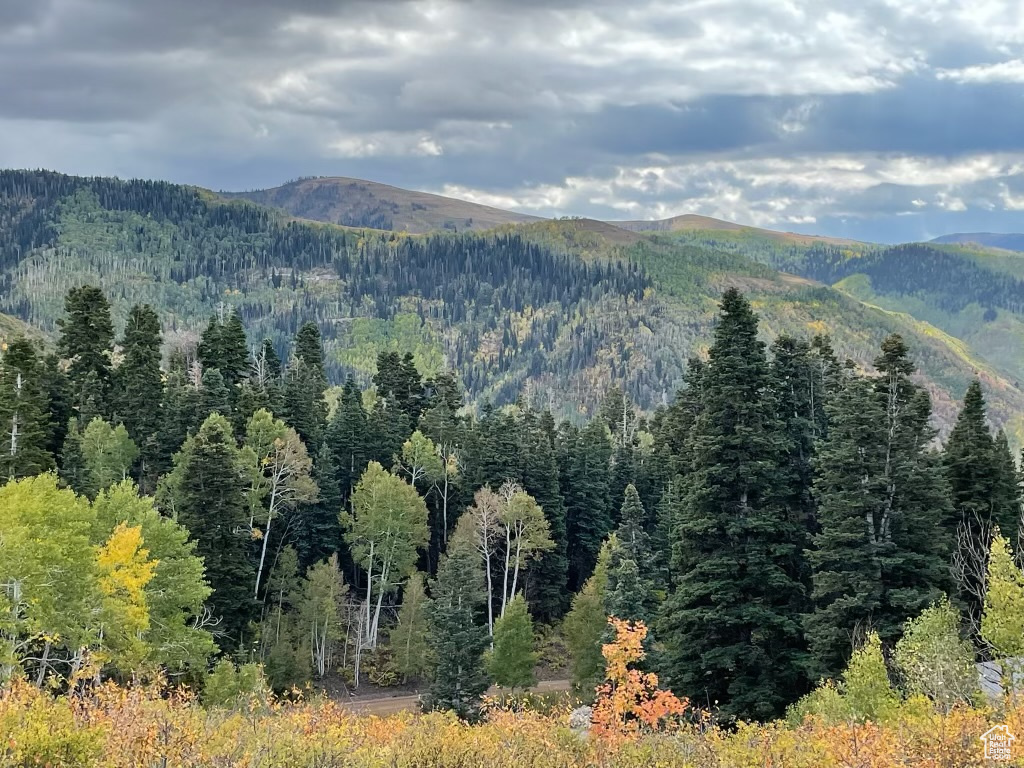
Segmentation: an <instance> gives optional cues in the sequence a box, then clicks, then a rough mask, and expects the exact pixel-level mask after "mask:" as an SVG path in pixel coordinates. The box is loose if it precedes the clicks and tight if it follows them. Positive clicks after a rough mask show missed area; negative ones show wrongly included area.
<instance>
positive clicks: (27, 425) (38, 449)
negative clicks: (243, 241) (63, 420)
mask: <svg viewBox="0 0 1024 768" xmlns="http://www.w3.org/2000/svg"><path fill="white" fill-rule="evenodd" d="M47 395H48V392H47V390H46V377H45V371H44V367H43V363H42V361H41V360H40V356H39V352H38V350H37V349H36V347H35V345H34V344H32V342H30V341H29V340H28V339H25V338H21V337H19V338H16V339H14V340H13V341H11V342H10V343H8V344H5V345H4V348H3V350H2V355H0V481H2V480H6V479H18V478H22V477H29V476H31V475H38V474H40V473H42V472H47V471H49V470H51V469H53V468H54V458H53V454H52V453H51V452H50V450H49V448H48V443H49V440H50V434H51V432H52V427H51V425H50V415H49V398H48V396H47Z"/></svg>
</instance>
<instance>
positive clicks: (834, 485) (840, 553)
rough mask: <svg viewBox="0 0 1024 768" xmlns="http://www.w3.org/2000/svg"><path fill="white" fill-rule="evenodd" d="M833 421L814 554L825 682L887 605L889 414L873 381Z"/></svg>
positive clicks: (839, 403) (815, 638) (854, 391)
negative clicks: (884, 432)
mask: <svg viewBox="0 0 1024 768" xmlns="http://www.w3.org/2000/svg"><path fill="white" fill-rule="evenodd" d="M828 419H829V432H828V437H827V438H826V439H825V440H824V441H823V442H822V443H821V445H820V447H819V448H818V462H817V467H818V474H817V479H816V481H815V485H814V491H815V495H816V497H817V500H818V521H819V523H820V526H821V529H820V531H819V533H817V534H816V535H815V537H814V549H813V550H812V551H810V552H809V553H808V558H809V560H810V563H811V566H812V568H813V573H814V575H813V583H814V587H813V590H812V594H811V597H812V600H813V604H814V609H813V611H812V612H811V614H810V615H809V616H808V617H807V619H806V622H805V624H806V635H807V641H808V644H809V646H810V649H811V654H812V657H813V662H814V672H815V674H816V676H817V677H835V676H836V675H838V674H839V673H840V672H841V671H842V670H843V669H844V668H845V666H846V663H847V661H848V660H849V658H850V654H851V653H852V652H853V649H854V648H856V647H857V646H858V645H859V644H860V642H861V641H863V639H864V637H866V635H867V632H868V631H869V630H870V629H871V628H872V627H873V626H875V622H876V619H875V617H876V616H877V615H879V613H880V612H881V608H882V604H883V600H884V584H883V583H882V576H881V562H880V555H881V554H882V547H883V546H884V545H883V543H882V541H881V538H882V531H881V528H882V522H881V518H882V511H881V510H882V504H883V500H884V498H885V485H884V468H885V445H884V442H883V439H882V434H881V430H882V429H883V428H884V423H885V413H884V411H883V410H882V403H881V401H880V400H879V399H878V398H877V397H876V396H875V392H874V388H873V387H872V384H871V382H870V381H868V380H866V379H862V378H853V379H851V380H850V381H849V382H847V384H846V386H845V387H844V388H843V389H842V390H841V391H840V392H839V394H838V395H837V396H836V398H835V400H834V402H833V403H832V404H831V405H830V406H829V409H828ZM866 519H867V520H871V530H870V532H867V531H866V530H865V522H864V521H865V520H866Z"/></svg>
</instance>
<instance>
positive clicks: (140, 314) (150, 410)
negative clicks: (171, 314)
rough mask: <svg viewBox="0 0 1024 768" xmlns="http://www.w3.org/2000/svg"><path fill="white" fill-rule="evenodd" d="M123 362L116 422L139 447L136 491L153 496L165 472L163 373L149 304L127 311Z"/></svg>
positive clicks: (119, 369) (155, 322)
mask: <svg viewBox="0 0 1024 768" xmlns="http://www.w3.org/2000/svg"><path fill="white" fill-rule="evenodd" d="M121 349H122V353H123V355H124V359H123V360H122V362H121V364H120V365H119V366H118V367H117V370H116V372H115V380H116V384H117V398H116V408H117V419H118V420H120V421H121V422H122V423H123V424H124V426H125V429H127V430H128V435H129V436H130V437H131V439H132V441H133V442H134V443H135V445H136V446H138V448H139V472H138V477H139V488H140V489H141V490H142V492H143V493H153V491H154V490H155V489H156V479H157V476H158V475H159V473H160V472H161V471H163V470H164V469H165V466H164V464H163V463H162V461H161V459H162V455H161V454H162V451H161V447H160V428H161V424H162V422H163V413H162V405H163V386H164V385H163V374H162V372H161V371H160V319H159V318H158V317H157V314H156V312H154V311H153V308H152V307H150V306H149V305H148V304H141V305H139V304H137V305H135V306H134V307H132V308H131V310H130V311H129V312H128V322H127V323H126V324H125V328H124V339H123V340H122V341H121Z"/></svg>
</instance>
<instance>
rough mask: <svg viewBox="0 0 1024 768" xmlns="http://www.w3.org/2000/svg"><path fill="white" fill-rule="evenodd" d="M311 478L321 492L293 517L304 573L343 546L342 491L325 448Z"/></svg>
mask: <svg viewBox="0 0 1024 768" xmlns="http://www.w3.org/2000/svg"><path fill="white" fill-rule="evenodd" d="M312 477H313V480H314V482H315V483H316V485H317V487H318V488H319V489H320V493H319V496H318V497H317V500H316V501H315V502H313V503H310V504H300V505H298V506H297V507H296V509H295V511H294V512H293V513H292V524H291V525H292V540H293V541H294V542H295V551H296V553H297V554H298V556H299V566H300V568H301V569H302V570H306V569H308V568H310V567H312V565H314V564H315V563H318V562H320V561H321V560H326V559H327V558H329V557H330V556H331V555H333V554H334V553H335V552H337V551H338V548H339V547H340V546H341V523H340V521H339V519H338V513H339V512H340V511H341V510H342V508H343V507H342V498H341V487H340V486H339V485H338V470H337V469H336V468H335V465H334V457H333V455H332V454H331V452H330V450H329V449H328V448H327V446H326V445H325V446H322V447H321V448H320V453H319V454H318V455H317V456H316V457H315V458H314V460H313V473H312Z"/></svg>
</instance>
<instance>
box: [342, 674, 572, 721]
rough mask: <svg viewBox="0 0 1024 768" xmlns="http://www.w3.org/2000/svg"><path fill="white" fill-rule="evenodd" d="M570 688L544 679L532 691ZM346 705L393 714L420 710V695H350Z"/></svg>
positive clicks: (493, 691) (369, 712) (361, 710)
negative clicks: (369, 696) (367, 696)
mask: <svg viewBox="0 0 1024 768" xmlns="http://www.w3.org/2000/svg"><path fill="white" fill-rule="evenodd" d="M569 688H570V685H569V681H568V680H542V681H541V682H539V683H538V684H537V685H536V686H535V687H534V688H531V689H530V691H532V692H533V693H552V692H555V691H568V690H569ZM497 692H498V689H497V688H491V690H490V691H488V693H490V694H496V693H497ZM343 703H344V705H345V706H346V707H348V708H349V709H351V710H352V711H353V712H357V713H358V714H360V715H393V714H395V713H396V712H404V711H406V710H418V709H419V708H420V707H419V697H417V696H388V697H383V696H378V697H374V698H366V699H361V698H359V697H358V696H352V697H349V698H348V699H347V700H344V701H343Z"/></svg>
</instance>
